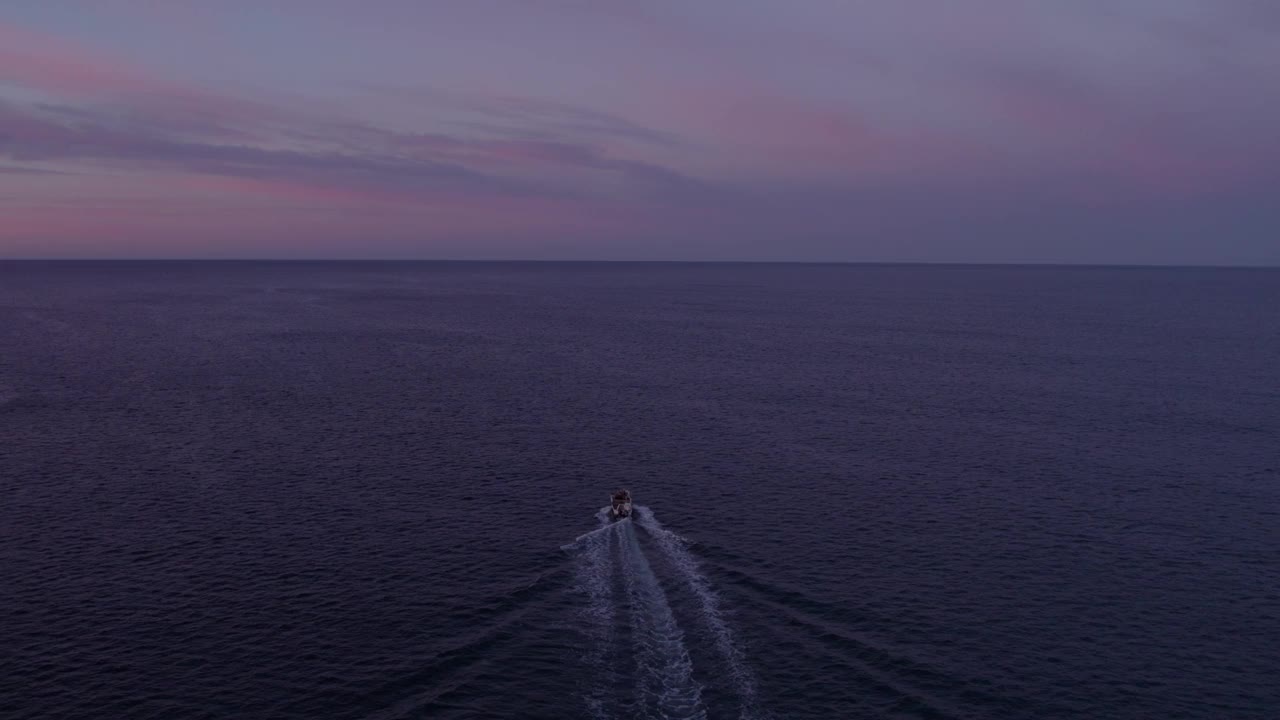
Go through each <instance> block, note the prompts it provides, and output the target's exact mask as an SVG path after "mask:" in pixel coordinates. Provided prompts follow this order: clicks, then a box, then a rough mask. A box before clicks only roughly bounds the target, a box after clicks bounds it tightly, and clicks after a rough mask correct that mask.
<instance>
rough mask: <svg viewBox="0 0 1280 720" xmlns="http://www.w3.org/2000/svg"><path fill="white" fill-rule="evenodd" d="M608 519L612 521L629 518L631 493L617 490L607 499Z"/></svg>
mask: <svg viewBox="0 0 1280 720" xmlns="http://www.w3.org/2000/svg"><path fill="white" fill-rule="evenodd" d="M609 517H610V518H611V519H613V520H621V519H623V518H625V517H631V493H630V492H628V491H626V490H619V491H617V492H615V493H614V494H613V497H612V498H610V499H609Z"/></svg>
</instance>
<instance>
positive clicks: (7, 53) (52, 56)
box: [0, 21, 163, 96]
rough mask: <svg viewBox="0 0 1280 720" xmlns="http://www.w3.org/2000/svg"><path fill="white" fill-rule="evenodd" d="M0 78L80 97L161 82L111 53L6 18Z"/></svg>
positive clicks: (0, 34) (0, 33)
mask: <svg viewBox="0 0 1280 720" xmlns="http://www.w3.org/2000/svg"><path fill="white" fill-rule="evenodd" d="M0 82H5V83H11V84H14V85H18V86H21V87H25V88H28V89H32V90H39V91H44V92H54V93H65V94H69V95H78V96H85V95H88V96H96V95H104V94H110V93H143V92H151V91H154V90H156V89H157V88H159V87H162V86H163V83H161V82H160V81H159V80H158V79H157V78H155V77H153V76H152V75H151V74H150V73H148V72H146V71H145V70H142V69H140V68H137V67H134V66H133V65H130V64H128V63H125V62H121V61H120V60H118V59H116V58H113V57H111V56H109V55H108V54H105V53H99V52H95V51H93V50H90V49H88V48H85V47H83V46H80V45H77V44H74V43H69V42H67V41H65V40H63V39H62V38H59V37H55V36H51V35H46V34H44V33H41V32H38V31H35V30H30V29H27V28H23V27H20V26H17V25H13V24H10V23H5V22H2V21H0Z"/></svg>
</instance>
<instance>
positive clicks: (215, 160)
mask: <svg viewBox="0 0 1280 720" xmlns="http://www.w3.org/2000/svg"><path fill="white" fill-rule="evenodd" d="M0 257H42V258H109V257H110V258H115V257H119V258H138V257H164V258H413V259H419V258H420V259H435V258H439V259H582V260H744V261H774V260H779V261H855V262H856V261H872V262H884V261H887V262H948V263H949V262H1013V263H1023V262H1025V263H1057V262H1062V263H1103V264H1107V263H1119V264H1212V265H1277V264H1280V2H1276V1H1275V0H963V1H962V0H791V1H789V2H778V1H777V0H644V1H643V2H640V1H638V0H625V1H624V0H466V1H465V2H464V1H461V0H454V1H450V2H443V1H435V0H363V1H359V2H357V1H355V0H220V1H219V2H207V1H200V2H197V1H195V0H60V1H59V2H48V1H47V0H0Z"/></svg>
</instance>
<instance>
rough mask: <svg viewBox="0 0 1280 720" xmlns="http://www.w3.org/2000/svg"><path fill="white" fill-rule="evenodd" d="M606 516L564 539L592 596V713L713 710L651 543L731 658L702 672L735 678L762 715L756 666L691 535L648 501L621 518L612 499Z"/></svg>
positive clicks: (687, 715)
mask: <svg viewBox="0 0 1280 720" xmlns="http://www.w3.org/2000/svg"><path fill="white" fill-rule="evenodd" d="M597 517H598V518H599V520H600V527H598V528H597V529H595V530H593V531H591V532H588V533H585V534H583V535H580V536H579V537H578V538H577V539H575V540H574V541H573V542H572V543H570V544H568V545H565V546H564V550H566V551H568V552H570V553H571V554H573V556H574V562H575V575H576V579H577V583H576V585H577V590H578V591H579V592H580V594H581V595H582V596H583V597H584V598H585V600H586V605H585V607H584V608H583V609H582V616H583V620H584V634H585V635H586V638H587V642H588V648H587V650H586V652H585V655H584V660H585V664H586V667H587V669H588V674H589V676H590V680H589V681H588V682H587V686H586V687H585V688H584V691H583V700H584V702H585V704H586V706H587V708H588V710H589V711H590V713H591V715H592V716H593V717H596V718H600V719H601V720H604V719H607V718H613V717H628V718H630V717H636V718H654V719H657V718H662V719H664V720H677V719H680V720H693V719H705V718H706V717H707V709H706V706H705V703H704V699H703V696H702V695H703V686H702V684H701V683H700V682H699V681H698V680H697V679H696V678H695V673H694V664H693V661H692V659H691V657H690V654H689V650H688V647H687V646H686V644H685V633H684V630H682V629H681V627H680V623H679V621H678V620H677V613H676V612H674V611H673V609H672V601H671V599H670V598H669V597H668V595H667V593H666V591H665V590H664V589H663V585H662V583H661V582H660V581H659V579H658V576H657V574H656V573H655V571H654V566H653V564H652V563H651V562H650V556H649V554H648V552H652V553H654V558H655V559H660V560H661V563H660V564H661V565H662V567H663V568H665V569H668V570H669V572H670V574H673V575H674V576H675V578H674V580H675V581H676V582H679V583H681V584H683V585H685V586H687V588H688V589H689V591H690V592H691V593H692V595H691V597H693V598H695V599H696V600H695V601H694V607H692V608H689V609H688V611H689V612H691V613H692V617H691V620H692V621H693V622H695V623H698V624H700V625H701V626H702V627H703V628H705V629H706V630H707V631H708V632H709V633H710V634H711V637H712V638H714V645H715V648H716V651H717V652H718V654H719V656H720V660H721V662H723V664H724V667H723V668H716V669H714V671H713V670H712V669H704V670H705V671H704V672H701V673H699V675H700V676H704V677H726V676H727V677H729V678H731V679H732V684H733V687H732V688H731V689H729V690H730V692H733V693H734V694H736V695H737V697H738V699H739V703H740V709H741V716H742V717H743V718H758V717H760V715H759V714H758V712H757V710H756V690H755V681H754V678H753V676H752V673H751V672H750V669H749V667H748V665H747V663H746V660H745V658H744V657H743V655H742V652H741V651H740V650H739V648H738V646H737V645H736V644H735V642H734V639H733V635H732V632H731V631H730V629H729V625H728V623H727V622H726V621H725V619H724V617H723V615H722V613H721V609H720V600H719V597H718V596H717V595H716V593H715V591H714V590H713V589H712V587H711V582H710V580H709V579H708V578H707V576H706V575H705V574H703V572H702V570H701V569H700V567H699V565H698V563H697V561H696V559H695V558H694V557H693V555H692V553H691V552H690V551H689V548H688V543H687V542H686V541H685V540H684V539H683V538H681V537H680V536H679V535H677V534H675V533H673V532H671V531H670V530H667V529H666V528H664V527H663V526H662V524H661V523H659V522H658V519H657V518H656V517H655V516H654V514H653V511H652V510H650V509H649V508H647V507H644V506H639V505H638V506H636V507H635V514H634V515H633V516H632V517H630V518H626V519H623V520H620V521H617V522H610V520H609V517H608V508H604V509H602V510H601V512H600V513H599V514H597ZM664 574H666V573H664ZM686 597H689V596H686Z"/></svg>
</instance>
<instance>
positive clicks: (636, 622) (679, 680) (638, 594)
mask: <svg viewBox="0 0 1280 720" xmlns="http://www.w3.org/2000/svg"><path fill="white" fill-rule="evenodd" d="M618 526H619V527H621V528H622V531H621V532H620V533H619V534H618V539H619V542H620V544H621V546H622V549H621V554H622V558H623V562H625V563H626V567H625V568H624V569H623V579H624V584H625V586H626V589H627V597H628V600H629V605H630V615H631V632H632V639H633V642H634V643H636V645H637V647H636V651H637V652H636V660H637V663H638V664H639V666H640V667H639V669H640V677H639V678H637V680H638V682H639V684H640V686H641V687H640V692H639V698H638V699H639V708H638V710H639V716H641V717H652V715H651V714H650V708H649V696H650V695H656V696H657V708H656V709H657V711H658V712H659V713H660V714H661V715H660V716H661V717H663V718H669V719H675V718H682V719H688V720H695V719H697V720H705V719H706V717H707V714H706V711H705V710H704V709H703V708H702V686H701V685H699V684H698V682H697V681H695V680H694V679H693V662H692V661H691V660H690V659H689V650H688V649H687V648H686V647H685V645H684V633H683V632H681V630H680V627H679V626H678V625H677V624H676V619H675V616H674V615H672V614H671V606H670V604H669V603H668V602H667V596H666V593H665V592H663V590H662V586H661V585H659V584H658V578H657V577H656V576H655V575H654V574H653V568H652V567H651V566H650V565H649V560H648V558H646V557H645V555H644V551H643V550H642V549H641V548H640V544H639V542H638V541H637V539H636V534H635V527H634V525H632V524H631V522H630V521H628V520H623V521H621V522H619V523H618Z"/></svg>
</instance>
